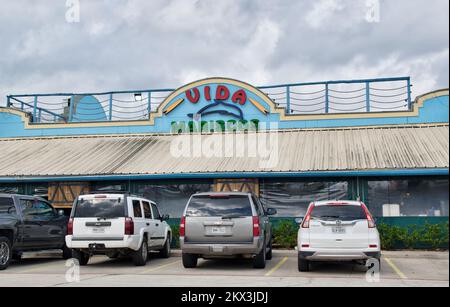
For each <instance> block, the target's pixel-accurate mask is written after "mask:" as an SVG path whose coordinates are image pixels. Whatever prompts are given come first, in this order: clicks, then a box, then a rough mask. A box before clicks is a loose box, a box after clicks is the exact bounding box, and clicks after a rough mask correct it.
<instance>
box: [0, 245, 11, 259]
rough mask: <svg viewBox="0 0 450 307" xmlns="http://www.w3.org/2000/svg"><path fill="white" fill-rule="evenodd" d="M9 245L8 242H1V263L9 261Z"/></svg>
mask: <svg viewBox="0 0 450 307" xmlns="http://www.w3.org/2000/svg"><path fill="white" fill-rule="evenodd" d="M9 254H10V251H9V246H8V244H6V242H2V243H1V244H0V265H5V264H6V263H8V261H9Z"/></svg>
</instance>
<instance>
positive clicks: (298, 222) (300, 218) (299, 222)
mask: <svg viewBox="0 0 450 307" xmlns="http://www.w3.org/2000/svg"><path fill="white" fill-rule="evenodd" d="M295 223H297V224H298V225H301V224H302V223H303V218H302V217H298V218H296V219H295Z"/></svg>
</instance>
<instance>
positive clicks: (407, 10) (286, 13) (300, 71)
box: [0, 0, 449, 103]
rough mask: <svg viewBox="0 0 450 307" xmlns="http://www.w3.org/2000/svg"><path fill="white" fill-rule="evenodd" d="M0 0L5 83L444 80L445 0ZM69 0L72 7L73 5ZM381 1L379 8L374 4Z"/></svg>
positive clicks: (31, 88) (423, 86) (139, 85)
mask: <svg viewBox="0 0 450 307" xmlns="http://www.w3.org/2000/svg"><path fill="white" fill-rule="evenodd" d="M71 2H77V1H75V0H69V1H68V3H66V0H45V1H37V0H15V1H9V0H0V3H1V7H0V40H1V48H0V103H4V102H5V98H4V97H5V95H6V94H13V93H14V94H17V93H31V92H38V93H46V92H88V91H109V90H125V89H130V90H131V89H150V88H161V87H163V88H175V87H178V86H181V85H182V84H184V83H187V82H189V81H194V80H196V79H200V78H204V77H212V76H223V77H232V78H236V79H240V80H242V81H246V82H249V83H252V84H254V85H267V84H278V83H285V82H307V81H322V80H328V79H359V78H375V77H390V76H411V77H412V78H413V83H414V85H415V87H414V95H418V94H422V93H424V92H426V91H431V90H435V89H438V88H445V87H448V85H449V30H448V29H449V1H448V0H380V1H379V11H378V9H377V8H378V4H377V0H314V1H312V0H221V1H218V0H151V1H149V0H79V2H80V15H79V16H80V20H79V22H68V20H69V21H73V20H74V18H75V19H76V16H77V14H76V13H75V14H73V13H74V11H73V10H72V9H69V8H68V7H67V5H68V4H71ZM68 10H69V11H68ZM378 13H379V14H378Z"/></svg>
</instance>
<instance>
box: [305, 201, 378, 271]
mask: <svg viewBox="0 0 450 307" xmlns="http://www.w3.org/2000/svg"><path fill="white" fill-rule="evenodd" d="M297 222H298V223H299V224H300V230H299V232H298V247H297V248H298V269H299V271H300V272H306V271H309V270H310V261H365V260H368V259H376V261H378V263H379V262H380V258H381V249H380V235H379V233H378V230H377V228H376V225H375V221H374V219H373V217H372V215H371V214H370V212H369V210H368V209H367V207H366V205H365V204H364V203H362V202H360V201H322V202H315V203H311V204H310V206H309V208H308V211H307V214H306V216H305V218H304V219H297Z"/></svg>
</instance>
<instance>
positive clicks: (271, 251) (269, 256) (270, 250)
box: [266, 239, 273, 260]
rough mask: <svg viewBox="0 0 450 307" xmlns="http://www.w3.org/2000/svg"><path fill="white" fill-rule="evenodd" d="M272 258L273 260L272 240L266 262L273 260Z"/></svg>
mask: <svg viewBox="0 0 450 307" xmlns="http://www.w3.org/2000/svg"><path fill="white" fill-rule="evenodd" d="M272 258H273V241H272V239H270V242H269V249H268V251H267V254H266V260H272Z"/></svg>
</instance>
